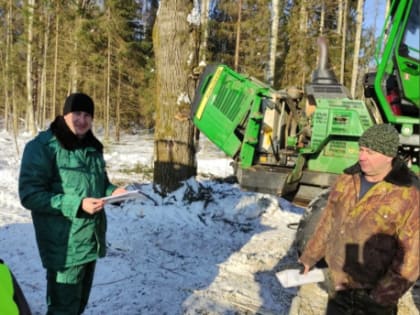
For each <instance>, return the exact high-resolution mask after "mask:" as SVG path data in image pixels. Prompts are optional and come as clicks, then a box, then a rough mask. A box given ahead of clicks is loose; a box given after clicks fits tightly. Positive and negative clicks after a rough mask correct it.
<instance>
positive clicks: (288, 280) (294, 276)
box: [276, 268, 325, 288]
mask: <svg viewBox="0 0 420 315" xmlns="http://www.w3.org/2000/svg"><path fill="white" fill-rule="evenodd" d="M276 277H277V279H278V280H279V281H280V283H281V285H282V286H283V287H285V288H289V287H296V286H299V285H302V284H306V283H314V282H322V281H324V279H325V277H324V272H323V271H322V269H317V268H315V269H312V270H311V271H309V272H308V273H306V274H302V273H300V270H299V269H287V270H283V271H280V272H277V273H276Z"/></svg>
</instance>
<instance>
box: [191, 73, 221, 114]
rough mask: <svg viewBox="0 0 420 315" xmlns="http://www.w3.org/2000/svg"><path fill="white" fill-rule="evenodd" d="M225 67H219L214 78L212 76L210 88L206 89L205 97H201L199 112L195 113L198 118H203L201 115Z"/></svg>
mask: <svg viewBox="0 0 420 315" xmlns="http://www.w3.org/2000/svg"><path fill="white" fill-rule="evenodd" d="M222 71H223V67H218V68H217V70H216V72H215V73H214V75H213V78H211V80H210V83H209V86H208V88H207V89H206V92H205V93H204V96H203V98H202V99H201V102H200V105H199V106H198V109H197V113H196V114H195V117H197V119H201V116H202V115H203V112H204V108H205V107H206V105H207V101H208V98H209V97H210V95H211V93H213V90H214V87H215V85H216V83H217V81H218V80H219V77H220V75H221V74H222Z"/></svg>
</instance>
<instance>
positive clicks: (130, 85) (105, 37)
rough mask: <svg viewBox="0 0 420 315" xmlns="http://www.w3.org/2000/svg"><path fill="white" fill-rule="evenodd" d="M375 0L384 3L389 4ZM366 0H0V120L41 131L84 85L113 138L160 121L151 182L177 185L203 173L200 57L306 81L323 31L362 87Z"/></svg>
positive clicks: (279, 81)
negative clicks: (197, 116)
mask: <svg viewBox="0 0 420 315" xmlns="http://www.w3.org/2000/svg"><path fill="white" fill-rule="evenodd" d="M370 2H372V3H370V5H369V8H370V10H373V11H374V12H380V10H379V7H380V6H383V4H382V5H380V4H379V2H380V1H376V0H375V1H374V0H371V1H370ZM364 7H367V6H366V5H365V1H364V0H357V1H356V0H353V1H350V0H270V1H267V0H235V1H226V0H177V1H175V0H161V1H157V0H102V1H100V0H96V1H94V0H72V1H66V0H25V1H21V0H0V22H1V23H0V95H1V96H2V97H1V99H2V102H0V122H2V125H3V128H4V129H5V130H6V131H12V132H13V133H14V134H15V135H17V134H18V133H19V132H21V131H29V132H31V133H32V134H34V135H35V134H36V133H37V131H39V130H41V129H44V128H45V127H47V126H48V124H49V123H50V121H52V120H53V119H54V118H55V116H56V115H58V114H61V111H62V106H63V102H64V100H65V98H66V96H67V95H68V94H69V93H71V92H76V91H82V92H85V93H87V94H89V95H91V96H92V97H93V99H94V101H95V104H96V108H95V129H96V130H98V129H99V130H101V139H102V140H104V141H105V143H106V142H107V140H110V139H111V137H112V138H113V139H112V140H114V141H118V140H119V138H120V133H121V131H125V132H127V131H129V132H138V131H139V130H144V129H146V130H154V135H155V141H154V143H155V149H154V150H155V153H154V156H155V164H154V170H153V172H154V182H155V183H157V184H161V185H162V186H163V187H164V188H165V189H164V190H166V191H172V190H174V189H176V188H177V187H178V186H179V183H180V181H182V180H184V179H187V178H189V177H190V176H193V175H195V173H196V160H195V153H196V151H195V148H196V144H195V141H196V139H197V134H196V130H195V128H194V126H193V124H192V122H191V120H189V119H188V116H189V110H190V104H191V100H192V99H193V96H194V92H195V87H196V86H197V83H198V82H197V81H198V75H199V73H200V70H202V67H203V64H209V63H223V64H226V65H228V66H230V67H232V68H234V69H235V70H236V71H238V72H240V73H243V74H247V75H250V76H253V77H255V78H257V79H259V80H261V81H264V82H267V83H268V84H270V85H271V86H272V87H273V88H274V89H284V88H289V87H292V86H293V87H297V88H299V89H302V88H303V86H304V85H305V83H307V82H310V80H311V74H312V72H313V70H314V69H315V67H316V62H317V60H316V59H317V55H318V47H317V45H316V40H317V38H318V37H320V36H323V37H325V38H326V39H327V41H328V44H329V59H330V65H331V67H332V69H333V71H334V72H335V73H336V75H337V79H338V80H339V81H340V82H342V83H343V84H344V85H345V86H347V87H348V89H349V91H350V94H351V95H352V96H353V97H357V98H361V97H363V93H362V78H363V74H364V73H366V72H367V71H369V67H370V66H371V65H372V58H373V55H374V51H375V43H376V34H377V33H378V30H377V29H376V23H371V24H369V25H370V26H369V27H367V28H366V27H365V28H364V27H363V25H364V24H363V19H364ZM370 13H372V12H370ZM382 18H383V16H378V14H375V17H374V19H375V21H376V20H377V19H382Z"/></svg>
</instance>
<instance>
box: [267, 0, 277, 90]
mask: <svg viewBox="0 0 420 315" xmlns="http://www.w3.org/2000/svg"><path fill="white" fill-rule="evenodd" d="M279 5H280V3H279V0H273V12H272V22H271V37H270V60H269V65H268V74H267V82H268V83H269V84H270V85H271V86H274V74H275V73H276V55H277V40H278V35H279V33H278V32H279V31H278V29H279V17H280V13H279Z"/></svg>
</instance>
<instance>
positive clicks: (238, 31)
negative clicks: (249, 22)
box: [234, 0, 242, 71]
mask: <svg viewBox="0 0 420 315" xmlns="http://www.w3.org/2000/svg"><path fill="white" fill-rule="evenodd" d="M241 17H242V0H239V1H238V21H237V22H236V44H235V66H234V68H235V70H236V71H238V69H239V50H240V42H241Z"/></svg>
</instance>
